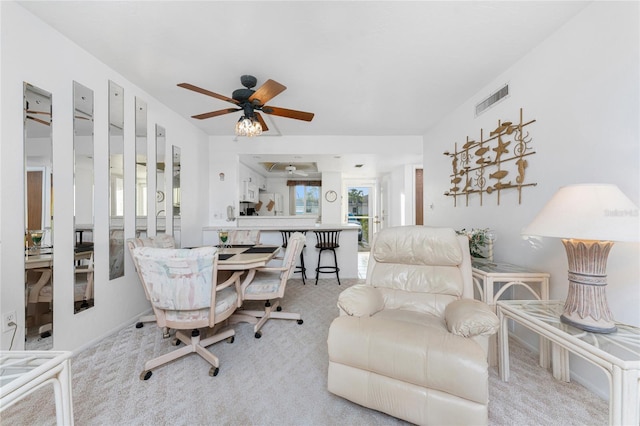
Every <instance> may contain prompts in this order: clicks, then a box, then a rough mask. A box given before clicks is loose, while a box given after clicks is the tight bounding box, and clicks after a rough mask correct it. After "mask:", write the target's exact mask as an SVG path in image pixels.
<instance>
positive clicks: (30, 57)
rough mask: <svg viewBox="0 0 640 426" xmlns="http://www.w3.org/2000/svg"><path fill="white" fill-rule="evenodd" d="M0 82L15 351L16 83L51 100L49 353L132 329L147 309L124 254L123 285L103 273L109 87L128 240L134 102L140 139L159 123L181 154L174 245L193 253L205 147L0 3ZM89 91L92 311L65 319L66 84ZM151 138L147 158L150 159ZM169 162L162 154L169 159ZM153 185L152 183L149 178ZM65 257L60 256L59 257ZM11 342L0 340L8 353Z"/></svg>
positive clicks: (105, 71) (69, 302)
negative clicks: (120, 113) (118, 105)
mask: <svg viewBox="0 0 640 426" xmlns="http://www.w3.org/2000/svg"><path fill="white" fill-rule="evenodd" d="M0 10H1V12H0V14H1V24H0V25H1V30H2V40H1V43H2V45H1V53H0V55H1V61H2V76H1V81H0V88H1V91H2V100H1V102H2V104H1V108H2V128H1V132H2V133H1V136H2V142H1V146H0V149H1V156H0V171H1V173H2V174H1V177H0V179H1V182H2V200H3V202H2V205H1V210H0V217H1V218H2V222H1V228H0V236H1V238H0V241H2V245H1V246H0V250H1V253H0V278H1V283H2V285H1V290H0V295H1V305H0V310H1V312H2V313H5V312H7V311H10V310H15V311H17V314H18V326H19V328H18V333H17V335H16V336H15V339H14V346H13V347H14V349H15V348H22V347H23V344H24V325H25V321H24V270H23V267H22V265H23V262H24V253H23V251H22V248H23V245H24V240H23V238H24V231H23V230H24V211H23V208H22V207H21V206H23V205H24V197H23V176H24V175H23V173H24V172H23V163H24V161H23V149H22V140H23V124H22V123H23V116H22V115H23V112H22V97H23V94H22V90H23V89H22V87H23V81H26V82H29V83H31V84H33V85H35V86H37V87H40V88H42V89H44V90H47V91H49V92H51V94H52V99H53V104H52V105H53V106H52V107H53V124H52V134H53V170H54V174H55V178H54V194H55V201H54V221H55V222H54V247H56V252H55V256H54V339H53V341H54V349H57V350H75V349H78V348H80V347H82V346H84V345H86V344H88V343H90V342H91V341H93V340H95V339H98V338H101V337H103V336H104V335H105V334H107V333H109V332H110V331H112V330H115V329H117V328H119V327H121V326H123V325H125V324H127V323H131V322H133V321H134V319H135V318H136V317H137V316H138V315H139V314H140V313H142V312H145V311H147V310H148V309H149V308H150V306H149V303H148V302H147V301H146V299H145V297H144V292H143V291H142V287H141V285H140V283H139V282H138V278H137V275H136V273H135V271H134V269H133V265H132V263H131V260H130V258H129V255H128V254H125V259H126V264H125V271H126V275H125V276H124V277H122V278H119V279H116V280H112V281H109V274H108V270H107V265H108V254H109V253H108V251H109V248H108V191H107V188H108V170H109V166H108V143H107V141H108V135H107V131H108V123H107V119H108V110H107V105H108V81H109V80H113V81H114V82H116V83H117V84H119V85H121V86H123V87H124V94H125V100H124V104H125V111H124V112H125V162H126V166H125V174H126V176H127V177H126V183H125V185H126V187H125V215H126V218H125V225H126V227H127V228H126V233H127V234H126V237H127V238H128V237H132V236H133V228H134V221H135V199H134V197H135V194H134V181H135V168H134V161H133V158H134V146H135V143H134V137H135V136H134V131H133V127H134V125H133V123H134V97H136V96H139V97H140V98H141V99H143V100H145V101H146V102H147V105H148V111H149V113H148V123H149V125H148V126H149V130H148V134H149V135H153V134H155V133H154V130H153V125H154V124H155V123H159V124H161V125H162V126H164V127H165V128H166V130H167V146H168V149H169V150H170V146H171V145H178V146H180V147H181V149H182V165H183V167H182V206H183V209H182V242H183V244H184V245H195V244H198V243H199V242H200V240H201V229H202V226H203V225H204V224H205V223H206V217H207V212H206V202H205V201H203V200H206V196H207V191H206V188H207V183H206V181H203V180H202V179H199V177H200V176H206V174H207V172H206V170H207V158H208V148H207V137H206V136H205V135H204V134H203V133H202V132H200V131H199V130H198V129H197V128H195V127H194V126H193V125H191V124H190V123H189V122H188V121H186V120H184V119H183V118H182V117H179V116H178V115H177V114H175V113H174V112H173V111H171V110H169V109H168V108H166V107H165V106H163V105H162V104H160V103H159V102H158V101H156V100H155V99H153V98H152V97H151V96H150V95H148V94H147V93H145V92H143V91H142V90H140V89H139V88H138V87H136V86H134V85H132V84H131V83H130V82H128V81H127V80H126V79H125V78H124V77H122V76H121V75H119V74H118V73H116V72H114V71H113V70H111V69H110V68H108V67H107V66H105V65H104V64H102V63H101V62H99V61H98V60H96V58H94V57H93V56H91V55H90V54H88V53H87V52H85V51H83V50H82V49H80V48H79V47H78V46H77V45H75V44H73V43H71V42H70V41H69V40H67V39H66V38H64V37H63V36H62V35H61V34H59V33H58V32H56V31H54V30H53V29H51V28H50V27H49V26H47V25H45V24H44V23H43V22H42V21H40V20H39V19H37V18H35V17H34V16H33V15H31V14H30V13H28V12H26V11H25V10H24V9H23V8H22V7H21V6H19V5H17V4H16V3H13V2H0ZM74 80H75V81H78V82H79V83H81V84H83V85H85V86H87V87H88V88H90V89H92V90H93V91H94V102H95V138H94V141H95V195H96V198H95V234H94V242H95V270H96V276H95V300H96V301H95V307H94V308H92V309H89V310H87V311H84V312H82V313H79V314H77V315H74V314H73V288H72V283H73V250H72V247H73V245H74V239H75V233H74V229H73V191H72V188H73V173H72V171H73V154H72V153H73V144H72V142H73V106H72V101H73V96H72V94H73V81H74ZM152 142H153V138H152V137H149V143H150V146H149V148H150V149H149V156H150V157H151V158H154V157H153V156H154V155H155V148H154V147H153V145H152ZM168 152H170V151H168ZM150 180H151V183H153V182H155V180H153V178H151V179H150ZM65 247H68V248H69V249H68V250H64V248H65ZM11 337H12V336H11V333H3V334H2V344H1V347H2V349H8V348H9V343H10V341H11Z"/></svg>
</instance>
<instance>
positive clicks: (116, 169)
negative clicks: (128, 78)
mask: <svg viewBox="0 0 640 426" xmlns="http://www.w3.org/2000/svg"><path fill="white" fill-rule="evenodd" d="M123 129H124V89H123V88H122V87H120V86H118V85H117V84H115V83H114V82H113V81H109V279H110V280H112V279H115V278H118V277H121V276H123V275H124V132H123Z"/></svg>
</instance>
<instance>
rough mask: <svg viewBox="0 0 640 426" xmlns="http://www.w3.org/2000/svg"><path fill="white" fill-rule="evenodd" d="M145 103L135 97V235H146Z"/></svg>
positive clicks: (146, 159) (146, 161)
mask: <svg viewBox="0 0 640 426" xmlns="http://www.w3.org/2000/svg"><path fill="white" fill-rule="evenodd" d="M147 163H148V158H147V104H146V102H144V101H143V100H141V99H140V98H137V97H136V236H137V237H143V238H144V237H146V236H147V226H148V223H147V222H148V219H147V211H148V209H147V200H148V197H147V169H148V167H147Z"/></svg>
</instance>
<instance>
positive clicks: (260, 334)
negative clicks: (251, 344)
mask: <svg viewBox="0 0 640 426" xmlns="http://www.w3.org/2000/svg"><path fill="white" fill-rule="evenodd" d="M253 337H255V338H256V339H259V338H261V337H262V332H261V331H256V334H254V335H253Z"/></svg>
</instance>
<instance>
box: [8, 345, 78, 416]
mask: <svg viewBox="0 0 640 426" xmlns="http://www.w3.org/2000/svg"><path fill="white" fill-rule="evenodd" d="M70 358H71V352H66V351H0V412H1V411H3V410H5V409H6V408H9V407H11V406H12V405H13V404H15V403H16V402H18V401H19V400H21V399H22V398H24V397H25V396H27V395H29V394H30V393H32V392H34V391H35V390H37V389H40V388H41V387H43V386H45V385H48V384H52V385H53V391H54V395H55V400H56V421H57V424H58V425H73V401H72V395H71V361H70Z"/></svg>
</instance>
